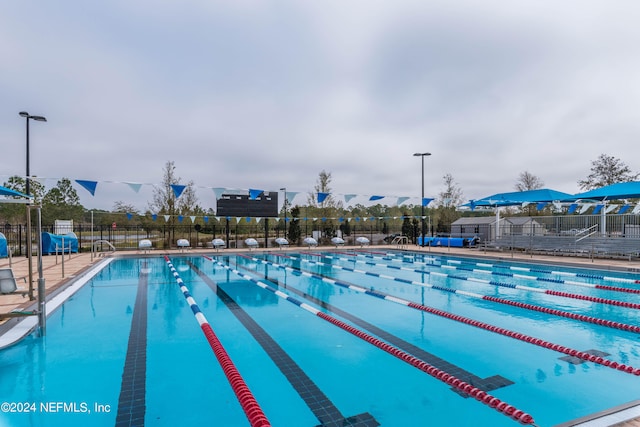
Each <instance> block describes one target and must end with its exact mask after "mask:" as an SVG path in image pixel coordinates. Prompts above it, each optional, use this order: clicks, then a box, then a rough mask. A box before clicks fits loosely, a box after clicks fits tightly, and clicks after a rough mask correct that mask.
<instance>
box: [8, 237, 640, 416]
mask: <svg viewBox="0 0 640 427" xmlns="http://www.w3.org/2000/svg"><path fill="white" fill-rule="evenodd" d="M306 249H307V248H304V247H291V248H285V249H279V248H269V249H266V251H269V252H281V251H291V250H295V251H300V250H306ZM313 249H314V250H321V249H324V250H332V249H336V247H335V246H326V247H317V248H313ZM353 249H361V248H360V247H349V246H348V247H342V248H340V250H353ZM362 249H363V250H370V251H376V250H395V249H405V250H411V251H418V252H426V253H433V254H434V255H451V256H457V255H466V256H473V257H487V258H489V259H493V260H504V261H523V262H544V263H549V264H562V265H571V266H576V267H585V268H598V269H610V270H621V271H637V272H639V273H640V261H638V260H631V261H629V260H623V259H598V258H596V259H590V258H581V257H569V256H545V255H530V254H522V253H511V252H496V251H484V250H482V249H475V248H431V247H424V248H421V247H418V246H414V245H407V246H403V247H398V246H395V245H384V246H366V247H365V248H362ZM213 251H214V250H213V249H210V248H208V249H190V250H184V249H183V250H168V251H164V250H153V251H149V252H147V253H146V254H144V253H143V252H142V251H119V252H117V253H116V255H117V256H121V255H151V256H161V255H169V256H179V255H187V254H188V255H193V254H211V253H212V252H213ZM243 251H246V252H249V251H250V250H248V249H247V250H241V249H224V250H220V252H221V253H222V252H243ZM253 251H254V252H263V251H265V249H254V250H253ZM106 256H112V255H110V254H107V255H106ZM103 260H104V257H102V256H97V255H95V254H94V255H93V256H92V254H91V253H81V254H71V255H68V254H67V255H65V257H64V263H63V260H62V257H61V256H53V255H48V256H43V257H42V273H43V277H44V279H45V294H46V296H47V301H50V300H51V298H52V297H53V296H54V295H56V294H57V293H60V292H61V291H63V290H65V288H67V287H68V286H69V285H71V284H72V283H73V282H74V281H75V280H76V279H77V278H79V277H81V276H82V275H83V274H84V273H86V272H87V271H90V270H91V269H92V267H94V266H95V265H96V264H97V263H99V262H100V261H103ZM9 267H11V269H12V270H13V273H14V276H15V277H17V278H18V279H19V280H18V287H19V288H22V289H19V290H20V291H28V274H29V262H28V259H27V258H26V257H13V258H12V259H11V260H9V259H7V258H2V259H0V269H1V268H9ZM63 268H64V269H63ZM63 272H64V274H63ZM32 274H33V297H34V300H30V299H29V296H28V295H25V296H22V295H20V294H11V295H0V338H2V337H3V336H4V335H5V334H7V333H8V332H9V331H11V330H12V329H17V328H15V326H17V325H18V324H19V322H21V321H22V320H26V319H30V320H31V322H33V321H34V319H35V318H36V317H37V316H28V317H26V318H25V317H24V316H17V317H14V316H16V314H15V313H16V312H26V311H30V310H34V309H35V308H37V301H36V299H37V295H38V292H37V282H38V259H37V257H34V258H33V259H32ZM23 277H24V278H26V281H25V280H23V279H22V278H23ZM7 315H8V316H10V317H6V316H7ZM556 427H640V400H638V401H634V402H630V403H628V404H626V405H621V406H620V407H617V408H611V409H609V410H607V411H603V412H601V413H597V414H593V415H590V416H588V417H584V418H581V419H578V420H573V421H570V422H567V423H563V424H560V425H558V426H556Z"/></svg>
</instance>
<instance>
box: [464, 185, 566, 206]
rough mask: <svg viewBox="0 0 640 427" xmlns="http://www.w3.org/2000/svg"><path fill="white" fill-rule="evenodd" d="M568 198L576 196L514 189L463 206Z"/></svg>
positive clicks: (548, 190)
mask: <svg viewBox="0 0 640 427" xmlns="http://www.w3.org/2000/svg"><path fill="white" fill-rule="evenodd" d="M566 200H574V196H572V195H571V194H569V193H563V192H562V191H556V190H550V189H548V188H541V189H538V190H528V191H514V192H511V193H498V194H494V195H492V196H488V197H483V198H482V199H480V200H472V201H470V202H469V203H465V204H464V205H463V206H468V207H471V209H473V208H475V207H478V206H516V205H522V204H523V203H541V202H547V203H550V202H559V201H566Z"/></svg>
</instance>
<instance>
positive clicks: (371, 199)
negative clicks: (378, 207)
mask: <svg viewBox="0 0 640 427" xmlns="http://www.w3.org/2000/svg"><path fill="white" fill-rule="evenodd" d="M380 199H384V196H371V197H369V201H374V200H380Z"/></svg>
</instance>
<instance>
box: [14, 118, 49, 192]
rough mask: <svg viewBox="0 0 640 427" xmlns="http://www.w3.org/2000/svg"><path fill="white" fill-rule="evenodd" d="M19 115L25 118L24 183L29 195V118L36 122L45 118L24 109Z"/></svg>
mask: <svg viewBox="0 0 640 427" xmlns="http://www.w3.org/2000/svg"><path fill="white" fill-rule="evenodd" d="M19 114H20V117H24V118H25V119H26V122H27V178H26V179H27V183H26V187H25V188H26V194H27V196H30V195H31V193H30V192H29V190H30V186H29V183H30V180H29V177H30V175H29V119H32V120H35V121H37V122H46V121H47V119H46V118H45V117H44V116H32V115H31V114H29V113H27V112H26V111H21V112H20V113H19Z"/></svg>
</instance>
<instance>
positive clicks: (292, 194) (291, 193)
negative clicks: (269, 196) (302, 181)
mask: <svg viewBox="0 0 640 427" xmlns="http://www.w3.org/2000/svg"><path fill="white" fill-rule="evenodd" d="M298 193H299V191H287V195H286V197H287V202H288V203H291V202H292V201H293V199H295V198H296V196H297V195H298Z"/></svg>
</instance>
